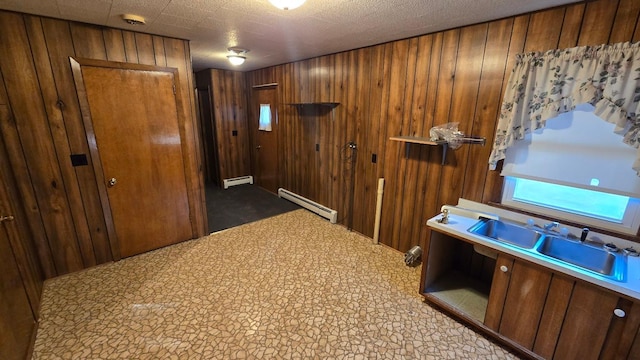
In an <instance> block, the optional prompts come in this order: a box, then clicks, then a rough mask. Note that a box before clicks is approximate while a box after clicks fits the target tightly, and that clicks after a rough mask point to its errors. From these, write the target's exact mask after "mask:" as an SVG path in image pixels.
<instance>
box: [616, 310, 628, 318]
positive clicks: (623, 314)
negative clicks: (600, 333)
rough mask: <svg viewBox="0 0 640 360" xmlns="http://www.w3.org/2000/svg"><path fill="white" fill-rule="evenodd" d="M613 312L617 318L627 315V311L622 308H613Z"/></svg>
mask: <svg viewBox="0 0 640 360" xmlns="http://www.w3.org/2000/svg"><path fill="white" fill-rule="evenodd" d="M613 314H614V315H615V316H617V317H619V318H623V317H625V316H627V313H626V312H625V311H624V310H622V309H615V310H613Z"/></svg>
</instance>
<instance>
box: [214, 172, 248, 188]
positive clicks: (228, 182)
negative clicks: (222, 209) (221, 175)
mask: <svg viewBox="0 0 640 360" xmlns="http://www.w3.org/2000/svg"><path fill="white" fill-rule="evenodd" d="M222 184H223V185H224V189H225V190H226V189H228V188H229V186H235V185H242V184H253V176H251V175H249V176H240V177H236V178H231V179H224V180H222Z"/></svg>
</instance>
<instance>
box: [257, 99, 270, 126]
mask: <svg viewBox="0 0 640 360" xmlns="http://www.w3.org/2000/svg"><path fill="white" fill-rule="evenodd" d="M258 130H263V131H271V105H270V104H260V123H259V125H258Z"/></svg>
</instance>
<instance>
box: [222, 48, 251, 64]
mask: <svg viewBox="0 0 640 360" xmlns="http://www.w3.org/2000/svg"><path fill="white" fill-rule="evenodd" d="M227 50H229V51H230V52H232V53H233V54H231V55H227V59H229V62H230V63H231V65H234V66H238V65H242V64H244V61H245V60H247V57H246V56H244V55H245V54H246V53H248V52H249V50H247V49H241V48H237V47H230V48H228V49H227Z"/></svg>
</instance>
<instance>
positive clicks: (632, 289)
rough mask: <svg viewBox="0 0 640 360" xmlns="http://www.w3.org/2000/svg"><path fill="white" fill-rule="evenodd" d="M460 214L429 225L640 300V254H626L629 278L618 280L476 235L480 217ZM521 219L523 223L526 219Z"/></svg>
mask: <svg viewBox="0 0 640 360" xmlns="http://www.w3.org/2000/svg"><path fill="white" fill-rule="evenodd" d="M461 200H463V199H461ZM473 204H474V203H471V202H468V201H466V200H465V204H464V205H465V208H466V209H469V205H471V207H473ZM479 205H481V204H479ZM478 210H479V211H484V212H491V210H496V212H494V213H501V214H500V218H502V219H507V220H511V221H514V220H515V221H517V219H514V218H518V217H520V218H521V215H517V214H516V213H514V216H513V217H512V218H509V217H507V216H508V215H509V213H510V212H509V211H508V210H503V209H497V208H491V207H489V206H487V205H481V206H479V209H478ZM487 210H489V211H487ZM459 213H460V214H454V213H453V211H452V212H450V214H449V222H448V223H447V224H441V223H439V222H437V221H436V220H438V219H440V218H442V215H441V214H438V215H436V216H434V217H433V218H431V219H429V220H428V221H427V225H428V226H429V227H431V228H432V229H434V230H437V231H439V232H441V233H445V234H450V235H455V236H457V237H460V238H463V239H466V240H468V241H469V242H471V243H476V244H479V245H482V246H485V247H487V248H490V249H494V250H497V251H500V252H503V253H506V254H509V255H512V256H515V257H518V258H521V259H524V260H527V261H530V262H532V263H535V264H538V265H541V266H544V267H547V268H549V269H550V270H552V271H555V272H559V273H564V274H567V275H571V276H573V277H576V278H579V279H582V280H584V281H586V282H589V283H592V284H594V285H598V286H601V287H603V288H606V289H609V290H612V291H616V292H618V293H620V294H624V295H627V296H629V297H632V298H634V299H637V300H640V257H633V256H627V257H626V258H627V274H626V279H625V281H616V280H614V279H610V278H607V277H605V276H601V275H599V274H597V273H595V272H591V271H588V270H583V269H582V268H579V267H576V266H573V265H570V264H567V263H565V262H563V261H560V260H556V259H554V258H551V257H548V256H545V255H542V254H540V253H538V252H536V251H535V250H533V249H523V248H521V247H518V246H515V245H510V244H507V243H504V242H501V241H498V240H493V239H491V238H488V237H485V236H482V235H476V234H472V233H470V232H469V231H467V230H468V229H469V228H470V227H471V226H473V225H475V224H476V223H477V222H478V221H479V220H478V219H477V218H474V217H473V216H472V214H471V216H469V214H468V212H467V211H464V210H463V211H460V212H459ZM505 215H506V216H505ZM520 220H521V219H520ZM517 222H518V221H517ZM520 222H521V223H522V221H520ZM525 222H526V220H525ZM608 240H610V239H608ZM614 242H616V243H617V244H618V245H621V246H628V241H626V240H620V241H614ZM636 245H637V244H636ZM637 247H638V246H636V248H637Z"/></svg>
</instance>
